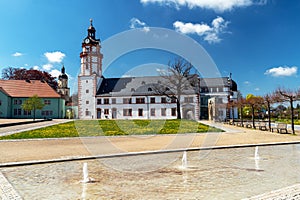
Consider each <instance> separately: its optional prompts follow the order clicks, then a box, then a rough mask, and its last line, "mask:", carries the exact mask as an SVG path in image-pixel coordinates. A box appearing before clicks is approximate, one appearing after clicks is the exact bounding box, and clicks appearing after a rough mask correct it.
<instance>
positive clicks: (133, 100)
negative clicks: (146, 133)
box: [96, 95, 199, 119]
mask: <svg viewBox="0 0 300 200" xmlns="http://www.w3.org/2000/svg"><path fill="white" fill-rule="evenodd" d="M96 99H97V105H96V110H97V118H98V119H176V118H177V110H176V109H177V105H176V102H172V101H171V100H170V99H169V98H168V97H165V96H121V97H97V98H96ZM187 100H188V102H187ZM198 106H199V102H198V98H197V96H196V95H185V96H182V97H181V115H182V117H183V118H189V119H196V118H197V116H198V115H199V112H198Z"/></svg>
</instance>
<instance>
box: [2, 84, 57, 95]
mask: <svg viewBox="0 0 300 200" xmlns="http://www.w3.org/2000/svg"><path fill="white" fill-rule="evenodd" d="M0 88H2V90H4V91H5V93H6V94H8V95H9V96H11V97H32V96H33V95H37V96H38V97H41V98H60V95H59V94H58V93H57V92H56V91H55V90H54V89H53V88H51V87H50V86H49V85H48V84H47V83H46V82H42V81H39V80H30V81H25V80H0Z"/></svg>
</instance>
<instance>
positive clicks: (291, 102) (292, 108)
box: [290, 98, 295, 134]
mask: <svg viewBox="0 0 300 200" xmlns="http://www.w3.org/2000/svg"><path fill="white" fill-rule="evenodd" d="M290 104H291V112H292V114H291V121H292V123H291V126H292V132H293V134H295V128H294V106H293V99H292V98H290Z"/></svg>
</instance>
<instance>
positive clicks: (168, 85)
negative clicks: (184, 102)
mask: <svg viewBox="0 0 300 200" xmlns="http://www.w3.org/2000/svg"><path fill="white" fill-rule="evenodd" d="M192 69H193V66H192V64H191V63H189V62H186V61H184V60H183V59H180V58H177V59H175V61H174V62H173V63H171V62H169V64H168V70H167V72H165V73H163V74H161V77H162V78H163V80H164V82H163V83H161V84H159V85H156V87H155V88H154V89H155V91H156V92H157V93H159V94H161V95H164V96H167V97H169V98H171V99H172V100H175V101H176V111H177V119H181V110H180V107H181V102H180V99H181V96H182V95H184V94H191V93H193V94H195V93H196V92H197V91H196V90H198V89H196V88H197V86H198V83H199V77H198V75H196V74H192V73H191V70H192ZM195 89H196V90H195Z"/></svg>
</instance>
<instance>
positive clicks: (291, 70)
mask: <svg viewBox="0 0 300 200" xmlns="http://www.w3.org/2000/svg"><path fill="white" fill-rule="evenodd" d="M297 71H298V67H296V66H292V67H288V66H280V67H274V68H271V69H268V70H267V71H266V72H265V75H271V76H274V77H280V76H293V75H296V74H297Z"/></svg>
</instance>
